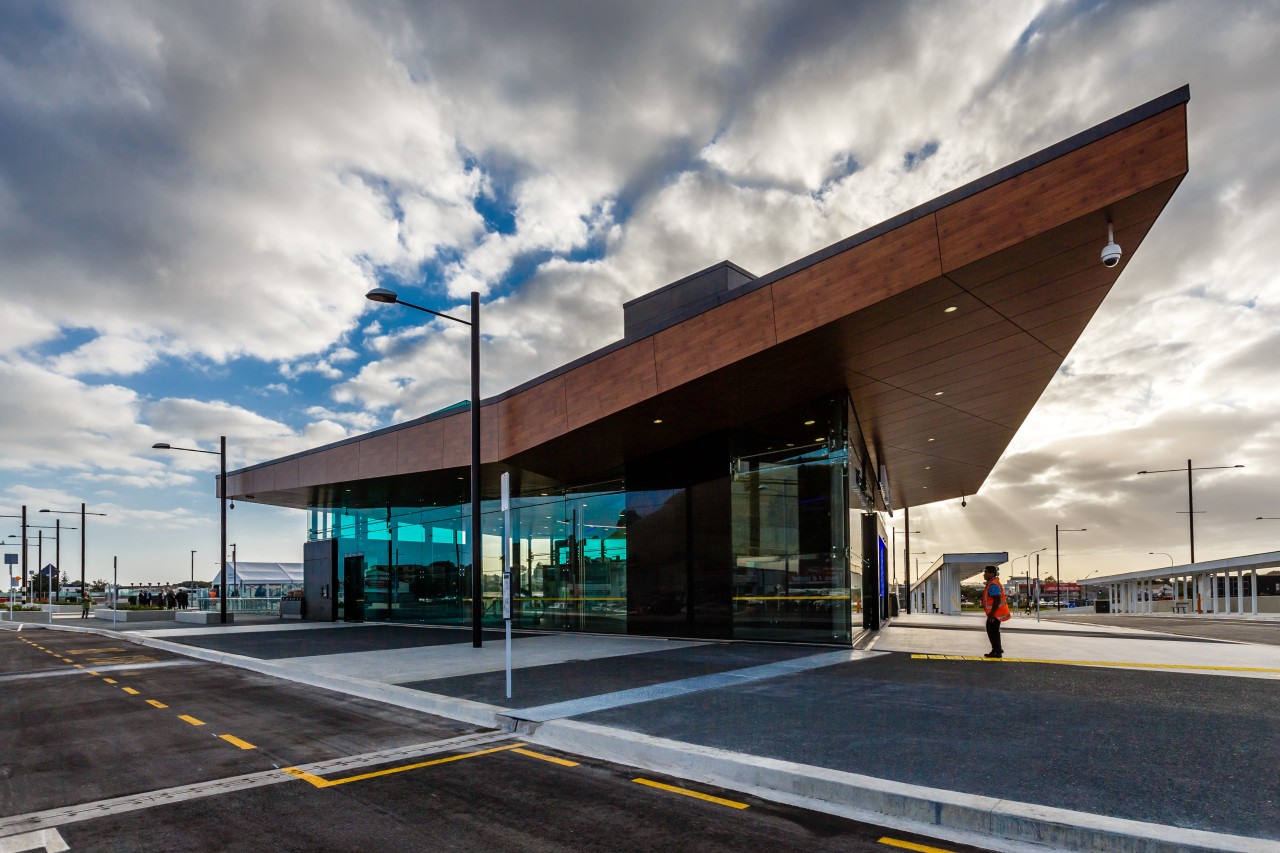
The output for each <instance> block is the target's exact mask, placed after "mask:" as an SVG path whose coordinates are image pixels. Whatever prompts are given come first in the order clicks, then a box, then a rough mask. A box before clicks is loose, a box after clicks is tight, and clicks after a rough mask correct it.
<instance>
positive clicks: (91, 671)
mask: <svg viewBox="0 0 1280 853" xmlns="http://www.w3.org/2000/svg"><path fill="white" fill-rule="evenodd" d="M85 672H87V673H89V674H90V675H97V674H98V673H96V672H94V671H93V670H91V669H86V670H85Z"/></svg>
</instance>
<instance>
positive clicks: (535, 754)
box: [511, 749, 578, 767]
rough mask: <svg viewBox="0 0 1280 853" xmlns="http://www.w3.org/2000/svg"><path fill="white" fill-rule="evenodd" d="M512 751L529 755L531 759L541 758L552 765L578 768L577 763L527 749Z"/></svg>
mask: <svg viewBox="0 0 1280 853" xmlns="http://www.w3.org/2000/svg"><path fill="white" fill-rule="evenodd" d="M511 751H512V752H517V753H519V754H520V755H527V756H529V757H530V758H541V759H542V760H543V761H550V762H551V763H552V764H559V765H561V766H562V767H577V766H578V762H576V761H565V760H564V759H563V758H556V757H555V756H554V755H543V754H542V753H540V752H531V751H530V750H527V749H513V750H511Z"/></svg>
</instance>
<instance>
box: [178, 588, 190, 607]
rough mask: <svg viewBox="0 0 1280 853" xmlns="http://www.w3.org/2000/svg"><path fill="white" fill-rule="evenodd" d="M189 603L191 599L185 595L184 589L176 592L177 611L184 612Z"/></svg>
mask: <svg viewBox="0 0 1280 853" xmlns="http://www.w3.org/2000/svg"><path fill="white" fill-rule="evenodd" d="M190 603H191V597H190V596H188V595H187V590H186V587H182V588H180V589H179V590H178V609H179V610H186V609H187V605H188V604H190Z"/></svg>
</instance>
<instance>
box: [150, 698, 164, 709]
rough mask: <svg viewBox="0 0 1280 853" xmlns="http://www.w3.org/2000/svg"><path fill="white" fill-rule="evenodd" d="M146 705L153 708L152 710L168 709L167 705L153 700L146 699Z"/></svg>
mask: <svg viewBox="0 0 1280 853" xmlns="http://www.w3.org/2000/svg"><path fill="white" fill-rule="evenodd" d="M147 704H148V705H150V706H151V707H153V708H168V707H169V706H168V705H166V704H164V703H163V702H157V701H156V700H154V699H148V700H147Z"/></svg>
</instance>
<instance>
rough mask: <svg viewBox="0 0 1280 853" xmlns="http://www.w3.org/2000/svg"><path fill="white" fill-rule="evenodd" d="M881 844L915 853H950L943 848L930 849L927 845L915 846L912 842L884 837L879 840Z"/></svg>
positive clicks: (950, 852)
mask: <svg viewBox="0 0 1280 853" xmlns="http://www.w3.org/2000/svg"><path fill="white" fill-rule="evenodd" d="M880 843H881V844H887V845H889V846H890V847H900V848H902V849H903V850H915V851H917V853H952V851H950V850H948V849H946V848H945V847H930V846H929V845H928V844H916V843H915V842H914V841H903V840H902V839H900V838H889V837H888V836H885V837H884V838H881V839H880Z"/></svg>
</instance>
